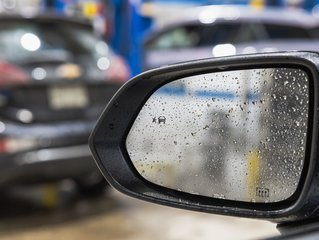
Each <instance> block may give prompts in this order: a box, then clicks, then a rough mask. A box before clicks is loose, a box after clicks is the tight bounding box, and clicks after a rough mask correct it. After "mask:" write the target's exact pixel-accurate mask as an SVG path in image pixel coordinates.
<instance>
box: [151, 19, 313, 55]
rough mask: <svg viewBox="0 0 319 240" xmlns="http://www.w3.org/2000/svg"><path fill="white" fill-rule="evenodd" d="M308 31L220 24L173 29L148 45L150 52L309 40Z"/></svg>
mask: <svg viewBox="0 0 319 240" xmlns="http://www.w3.org/2000/svg"><path fill="white" fill-rule="evenodd" d="M309 38H311V35H310V33H309V32H308V30H307V29H304V28H302V27H298V26H289V25H280V24H272V23H252V22H251V23H236V22H219V23H215V24H211V25H185V26H178V27H175V28H171V29H169V30H167V31H165V32H163V33H161V34H159V35H157V36H156V37H154V38H153V39H151V40H150V41H149V42H148V43H146V46H145V47H146V49H147V50H149V49H157V50H161V49H179V48H191V47H204V46H214V45H217V44H224V43H231V44H240V43H247V42H253V41H258V40H259V41H260V40H269V39H309Z"/></svg>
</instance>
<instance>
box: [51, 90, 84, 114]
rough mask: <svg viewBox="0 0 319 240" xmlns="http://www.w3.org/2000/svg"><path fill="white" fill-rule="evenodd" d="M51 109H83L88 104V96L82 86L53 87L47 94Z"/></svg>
mask: <svg viewBox="0 0 319 240" xmlns="http://www.w3.org/2000/svg"><path fill="white" fill-rule="evenodd" d="M48 98H49V105H50V107H51V108H53V109H56V110H59V109H68V108H84V107H86V106H88V104H89V96H88V92H87V90H86V88H85V87H84V86H55V87H51V88H50V89H49V92H48Z"/></svg>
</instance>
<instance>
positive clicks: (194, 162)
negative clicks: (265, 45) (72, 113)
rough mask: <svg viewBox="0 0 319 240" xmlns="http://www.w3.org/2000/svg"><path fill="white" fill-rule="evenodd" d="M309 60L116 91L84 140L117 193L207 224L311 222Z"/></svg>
mask: <svg viewBox="0 0 319 240" xmlns="http://www.w3.org/2000/svg"><path fill="white" fill-rule="evenodd" d="M318 63H319V54H317V53H310V52H292V53H269V54H259V55H247V56H234V57H226V58H219V59H209V60H202V61H194V62H189V63H183V64H178V65H173V66H168V67H163V68H159V69H156V70H152V71H149V72H146V73H143V74H141V75H139V76H137V77H135V78H134V79H132V80H131V81H129V82H128V83H127V84H125V86H123V87H122V89H120V91H119V92H118V93H117V94H116V96H115V97H114V98H113V99H112V101H111V102H110V103H109V105H108V106H107V108H106V109H105V111H104V113H103V114H102V116H101V118H100V120H99V122H98V124H97V126H96V128H95V129H94V131H93V133H92V135H91V137H90V148H91V151H92V153H93V155H94V158H95V160H96V163H97V165H98V166H99V168H100V170H101V171H102V173H103V175H104V176H105V178H106V179H107V180H108V181H109V183H110V184H111V185H113V186H114V187H115V188H116V189H118V190H119V191H121V192H123V193H126V194H128V195H130V196H133V197H136V198H140V199H143V200H147V201H150V202H155V203H160V204H164V205H169V206H174V207H179V208H185V209H190V210H197V211H204V212H210V213H216V214H224V215H232V216H240V217H253V218H261V219H268V220H272V221H275V222H288V221H296V220H301V219H304V218H309V217H315V216H317V215H319V212H318V204H319V196H318V195H319V191H318V187H319V175H318V174H317V172H319V162H318V161H317V157H318V155H317V142H318V128H317V123H318V121H319V119H318V90H319V89H318V80H319V75H318Z"/></svg>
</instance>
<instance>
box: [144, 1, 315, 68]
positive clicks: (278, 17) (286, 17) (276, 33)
mask: <svg viewBox="0 0 319 240" xmlns="http://www.w3.org/2000/svg"><path fill="white" fill-rule="evenodd" d="M318 23H319V22H318V19H317V18H315V17H313V16H312V15H311V14H309V13H306V12H304V11H302V10H290V9H279V8H267V9H255V8H252V7H247V6H231V5H230V6H204V7H198V8H191V9H188V10H187V9H186V10H183V11H180V12H179V13H176V14H175V15H174V17H171V18H165V19H161V21H159V23H158V24H157V25H155V27H154V30H153V32H152V33H151V34H150V35H149V36H148V37H147V38H146V40H145V41H144V47H143V50H144V60H143V61H144V62H143V66H144V70H147V69H151V68H156V67H160V66H163V65H167V64H172V63H177V62H183V61H189V60H195V59H202V58H210V57H220V56H227V55H235V54H249V53H259V52H275V51H292V50H309V51H315V50H319V44H318V40H317V37H316V35H317V34H315V31H313V29H314V28H316V26H318Z"/></svg>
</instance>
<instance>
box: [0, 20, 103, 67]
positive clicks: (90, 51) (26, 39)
mask: <svg viewBox="0 0 319 240" xmlns="http://www.w3.org/2000/svg"><path fill="white" fill-rule="evenodd" d="M0 49H1V50H0V53H1V56H2V58H3V59H7V60H10V61H12V62H18V63H20V62H21V63H23V62H28V61H30V60H33V61H34V60H36V59H38V60H40V61H45V60H47V61H70V60H71V61H72V60H73V59H76V60H77V61H80V59H81V58H82V57H84V58H85V60H86V62H87V60H88V57H91V58H92V59H96V58H97V57H98V56H101V55H103V54H106V53H107V52H108V47H107V45H106V44H105V43H104V42H101V41H100V40H99V39H98V38H97V37H95V36H94V35H93V34H92V30H91V28H90V27H88V26H85V25H80V24H72V23H68V22H58V21H56V22H53V21H50V22H46V21H43V22H42V21H39V22H36V21H23V22H22V21H2V22H1V23H0ZM48 58H50V59H48Z"/></svg>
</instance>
